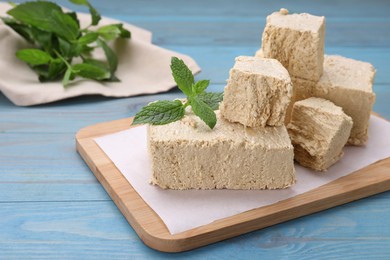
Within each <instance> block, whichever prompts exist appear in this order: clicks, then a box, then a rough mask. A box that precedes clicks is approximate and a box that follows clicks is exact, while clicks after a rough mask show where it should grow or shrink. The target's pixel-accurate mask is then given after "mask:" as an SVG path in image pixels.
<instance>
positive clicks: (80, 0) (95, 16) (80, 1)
mask: <svg viewBox="0 0 390 260" xmlns="http://www.w3.org/2000/svg"><path fill="white" fill-rule="evenodd" d="M69 1H70V2H72V3H74V4H76V5H84V6H87V7H88V9H89V13H90V14H91V17H92V22H91V24H92V25H97V24H98V23H99V21H100V19H101V18H102V17H101V16H100V14H99V12H98V11H97V10H96V9H95V8H94V7H93V6H92V5H91V4H90V3H89V2H88V1H87V0H69Z"/></svg>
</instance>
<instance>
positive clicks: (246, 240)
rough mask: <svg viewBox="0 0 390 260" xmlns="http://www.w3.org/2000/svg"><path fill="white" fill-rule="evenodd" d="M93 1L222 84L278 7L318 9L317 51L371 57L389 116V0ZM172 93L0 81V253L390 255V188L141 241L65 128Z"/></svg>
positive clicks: (125, 112) (129, 112)
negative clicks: (33, 95)
mask: <svg viewBox="0 0 390 260" xmlns="http://www.w3.org/2000/svg"><path fill="white" fill-rule="evenodd" d="M58 2H59V3H61V4H63V5H65V6H68V7H72V8H74V7H73V6H72V5H70V4H68V3H67V2H66V1H58ZM92 3H93V4H94V5H95V6H96V7H97V9H98V10H100V11H101V12H102V13H103V14H104V15H105V16H108V17H113V18H117V19H120V20H123V21H127V22H130V23H133V24H135V25H138V26H141V27H144V28H146V29H149V30H151V31H152V32H153V34H154V35H153V42H154V43H155V44H158V45H160V46H162V47H165V48H169V49H172V50H175V51H179V52H183V53H186V54H188V55H191V56H192V57H193V58H194V59H195V60H196V61H197V62H198V63H199V65H200V66H201V67H202V69H203V72H202V73H201V74H200V75H199V76H198V77H199V78H209V79H211V82H212V86H211V89H212V90H213V91H221V90H223V87H224V83H225V80H226V78H227V76H228V71H229V68H230V67H231V66H232V64H233V60H234V57H235V56H238V55H253V54H254V52H255V51H256V50H257V49H258V48H259V46H260V37H261V32H262V31H263V28H264V25H265V17H266V15H267V14H269V13H271V12H272V11H275V10H278V9H280V8H281V7H286V8H288V9H289V10H290V11H291V12H309V13H313V14H317V15H325V16H326V19H327V33H326V52H327V53H337V54H341V55H344V56H348V57H351V58H355V59H361V60H364V61H368V62H371V63H372V64H373V65H374V66H375V67H376V68H377V76H376V82H375V92H376V94H377V102H376V104H375V106H374V110H375V111H376V112H378V113H379V114H381V115H382V116H384V117H385V118H387V119H390V105H389V103H390V18H389V13H390V2H389V1H386V0H376V1H367V0H356V1H352V0H350V1H337V0H332V1H320V2H319V1H310V0H300V1H284V2H282V1H266V0H262V1H260V0H257V1H255V0H251V1H233V0H228V1H222V0H217V1H203V0H196V1H191V2H190V1H187V2H185V1H178V0H169V1H157V0H154V1H142V0H136V1H127V2H125V1H119V0H111V1H104V0H97V1H94V0H92ZM76 10H83V9H82V8H76ZM0 58H1V56H0ZM180 96H181V95H180V92H179V91H177V90H172V91H170V92H168V93H164V94H159V95H152V96H139V97H133V98H123V99H109V98H103V97H99V96H91V97H80V98H74V99H71V100H66V101H61V102H57V103H54V104H49V105H41V106H34V107H17V106H14V105H13V104H12V103H11V102H10V101H8V100H7V99H6V98H5V97H4V96H3V95H2V94H1V93H0V259H30V258H35V259H151V258H161V259H165V258H166V259H171V258H184V259H194V258H202V259H220V258H234V259H237V258H242V259H286V258H291V259H350V258H358V259H390V207H389V205H390V193H389V192H386V193H383V194H379V195H376V196H373V197H370V198H367V199H363V200H360V201H357V202H354V203H350V204H347V205H344V206H340V207H337V208H334V209H330V210H327V211H324V212H321V213H317V214H313V215H311V216H306V217H302V218H300V219H296V220H293V221H289V222H287V223H283V224H280V225H276V226H273V227H269V228H266V229H263V230H260V231H256V232H252V233H250V234H247V235H243V236H240V237H236V238H233V239H229V240H226V241H223V242H220V243H216V244H213V245H210V246H207V247H203V248H200V249H196V250H193V251H190V252H185V253H179V254H166V253H160V252H157V251H155V250H153V249H150V248H148V247H147V246H145V245H144V244H143V243H142V242H141V240H140V239H139V238H138V237H137V235H136V234H135V232H134V231H133V229H132V228H131V226H130V225H129V224H128V223H127V222H126V220H125V219H124V217H123V216H122V215H121V213H120V212H119V210H118V209H117V208H116V206H115V205H114V203H113V202H112V201H111V199H110V198H109V196H108V195H107V194H106V192H105V191H104V189H103V188H102V187H101V186H100V184H99V182H98V181H97V180H96V179H95V177H94V175H93V174H92V173H91V171H90V170H89V168H88V167H87V166H86V164H85V163H84V162H83V160H82V159H81V158H80V157H79V155H78V154H77V153H76V149H75V141H74V136H75V133H76V132H77V131H78V130H79V129H80V128H82V127H85V126H88V125H91V124H95V123H98V122H102V121H111V120H115V119H120V118H125V117H129V116H133V115H134V114H135V113H136V111H138V110H139V109H140V108H141V107H142V106H143V105H145V104H147V103H148V102H150V101H153V100H156V99H163V98H166V99H171V98H176V97H180ZM389 134H390V133H389ZM389 174H390V173H389Z"/></svg>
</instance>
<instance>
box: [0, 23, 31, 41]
mask: <svg viewBox="0 0 390 260" xmlns="http://www.w3.org/2000/svg"><path fill="white" fill-rule="evenodd" d="M1 20H3V22H4V23H5V24H6V25H8V26H9V27H11V28H12V29H13V30H14V31H15V32H17V33H18V34H19V35H20V36H22V37H23V38H24V39H26V40H27V41H28V42H29V43H34V38H33V36H32V33H31V28H30V27H29V26H27V25H25V24H21V23H19V22H17V21H16V20H15V19H12V18H8V17H1Z"/></svg>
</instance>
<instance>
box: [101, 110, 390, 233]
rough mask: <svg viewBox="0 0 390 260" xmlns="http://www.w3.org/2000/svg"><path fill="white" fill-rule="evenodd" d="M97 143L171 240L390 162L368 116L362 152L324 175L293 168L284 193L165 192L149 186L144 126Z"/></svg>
mask: <svg viewBox="0 0 390 260" xmlns="http://www.w3.org/2000/svg"><path fill="white" fill-rule="evenodd" d="M95 141H96V142H97V144H98V145H99V146H100V147H101V148H102V150H103V151H104V152H105V153H106V154H107V156H108V157H109V158H110V159H111V160H112V161H113V162H114V164H115V165H116V167H117V168H118V169H119V171H121V172H122V174H123V175H124V176H125V177H126V179H127V180H128V181H129V182H130V183H131V185H132V186H133V187H134V189H135V190H136V191H137V192H138V194H139V195H140V196H141V197H142V198H143V199H144V201H145V202H146V203H147V204H148V205H149V206H150V207H151V208H152V209H153V210H154V211H155V212H156V213H157V214H158V215H159V216H160V218H161V219H162V220H163V221H164V223H165V224H166V226H167V227H168V230H169V231H170V232H171V234H176V233H180V232H182V231H185V230H188V229H192V228H195V227H198V226H201V225H205V224H208V223H211V222H213V221H214V220H218V219H221V218H225V217H229V216H232V215H235V214H238V213H241V212H244V211H248V210H251V209H254V208H258V207H263V206H266V205H270V204H273V203H276V202H278V201H281V200H285V199H288V198H290V197H293V196H296V195H298V194H301V193H304V192H307V191H309V190H311V189H314V188H317V187H319V186H322V185H324V184H326V183H328V182H331V181H333V180H335V179H338V178H340V177H342V176H345V175H348V174H350V173H352V172H354V171H356V170H358V169H361V168H363V167H365V166H367V165H369V164H372V163H374V162H376V161H378V160H381V159H385V158H387V157H390V123H389V122H388V121H386V120H383V119H381V118H379V117H376V116H371V119H370V128H369V142H368V144H367V145H366V146H363V147H355V146H347V147H345V148H344V153H345V154H344V157H343V158H342V159H341V160H340V161H339V162H337V163H336V164H335V165H333V166H332V167H330V168H329V170H328V171H327V172H326V173H316V172H314V171H311V170H309V169H306V168H303V167H301V166H299V165H297V164H296V170H297V179H298V181H297V184H295V185H294V186H293V187H291V188H289V189H285V190H260V191H245V190H209V191H202V190H188V191H175V190H163V189H161V188H159V187H157V186H153V185H151V184H149V178H150V176H151V168H150V161H149V155H148V151H147V138H146V126H140V127H135V128H131V129H129V130H126V131H122V132H118V133H115V134H110V135H106V136H103V137H99V138H96V139H95ZM389 174H390V173H389Z"/></svg>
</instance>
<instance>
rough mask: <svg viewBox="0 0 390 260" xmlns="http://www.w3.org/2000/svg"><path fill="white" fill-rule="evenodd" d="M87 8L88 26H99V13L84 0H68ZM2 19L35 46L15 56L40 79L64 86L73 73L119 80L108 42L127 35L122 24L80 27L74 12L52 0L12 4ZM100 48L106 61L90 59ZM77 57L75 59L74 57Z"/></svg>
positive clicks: (97, 78) (115, 60)
mask: <svg viewBox="0 0 390 260" xmlns="http://www.w3.org/2000/svg"><path fill="white" fill-rule="evenodd" d="M69 1H70V2H72V3H74V4H77V5H84V6H86V7H88V9H89V12H90V14H91V25H90V26H96V25H98V23H99V21H100V20H101V16H100V14H99V13H98V12H97V10H96V9H95V8H94V7H93V6H92V5H91V4H90V3H89V2H88V1H87V0H69ZM7 13H8V14H9V15H10V17H3V18H1V19H2V20H3V22H4V23H5V24H6V25H8V26H9V27H11V28H12V29H13V30H14V31H15V32H17V33H18V34H19V35H20V36H22V37H23V38H24V39H26V40H27V41H28V42H29V43H31V44H33V45H34V49H23V50H19V51H18V52H17V53H16V57H18V58H19V59H20V60H22V61H24V62H26V63H27V64H28V65H29V66H30V67H31V68H32V69H33V70H34V71H35V72H36V73H37V74H38V78H39V80H40V81H41V82H44V81H51V80H57V79H60V78H62V83H63V85H64V87H66V86H67V85H68V84H69V81H71V80H73V79H74V78H75V77H76V76H79V77H83V78H87V79H92V80H97V81H118V78H117V77H116V76H115V72H116V70H117V67H118V58H117V56H116V54H115V52H114V51H113V50H112V49H111V48H110V47H109V45H108V44H107V42H108V41H111V40H114V39H116V38H130V37H131V34H130V32H129V31H128V30H126V29H125V28H123V24H111V25H105V26H101V27H99V28H96V29H95V30H91V29H90V26H88V27H86V28H80V23H79V20H78V18H77V14H76V13H74V12H64V11H63V10H62V9H61V7H60V6H58V5H57V4H55V3H52V2H46V1H36V2H26V3H22V4H18V5H15V6H14V7H13V8H12V9H10V10H9V11H8V12H7ZM97 48H101V49H102V50H103V52H104V54H105V56H106V60H105V61H101V60H95V59H92V58H91V57H92V54H93V51H94V50H95V49H97ZM75 58H77V61H76V59H75Z"/></svg>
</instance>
